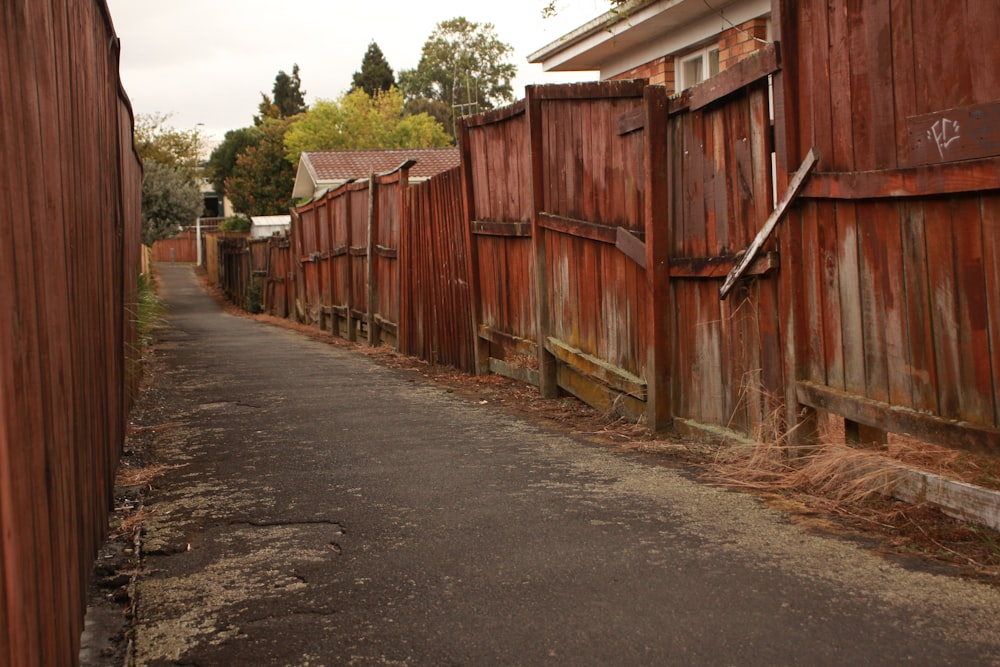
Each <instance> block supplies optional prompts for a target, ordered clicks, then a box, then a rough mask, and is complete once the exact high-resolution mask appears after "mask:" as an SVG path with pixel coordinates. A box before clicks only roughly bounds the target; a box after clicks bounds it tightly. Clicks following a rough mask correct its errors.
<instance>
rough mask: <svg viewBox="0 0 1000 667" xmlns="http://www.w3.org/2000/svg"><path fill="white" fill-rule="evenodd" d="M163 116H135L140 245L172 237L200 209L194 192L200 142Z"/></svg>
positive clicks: (198, 195)
mask: <svg viewBox="0 0 1000 667" xmlns="http://www.w3.org/2000/svg"><path fill="white" fill-rule="evenodd" d="M169 118H170V117H169V116H168V115H166V114H159V113H154V114H139V115H137V116H136V119H135V134H134V140H135V147H136V150H137V151H138V153H139V156H140V157H141V158H142V166H143V178H142V241H143V243H145V244H146V245H152V243H153V242H154V241H157V240H159V239H162V238H167V237H169V236H173V235H174V234H175V233H176V232H177V230H178V229H180V227H181V226H183V225H189V224H192V223H193V222H194V221H195V218H197V217H198V214H199V213H201V210H202V208H203V206H204V203H205V202H204V198H203V197H202V195H201V192H200V191H199V189H198V182H199V179H200V178H201V168H200V161H201V151H202V147H203V141H202V138H201V134H200V133H199V132H198V130H197V129H194V130H178V129H176V128H174V127H171V126H170V125H168V124H167V121H168V120H169Z"/></svg>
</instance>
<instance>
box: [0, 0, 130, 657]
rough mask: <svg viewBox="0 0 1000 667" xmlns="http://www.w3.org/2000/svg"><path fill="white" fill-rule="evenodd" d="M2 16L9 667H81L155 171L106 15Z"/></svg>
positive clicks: (1, 470) (2, 533) (3, 573)
mask: <svg viewBox="0 0 1000 667" xmlns="http://www.w3.org/2000/svg"><path fill="white" fill-rule="evenodd" d="M0 16H2V21H0V70H2V71H3V72H4V73H5V74H4V76H3V77H2V78H0V90H2V92H3V99H4V101H5V108H4V114H3V117H2V120H0V137H2V144H3V147H4V156H5V160H6V163H7V166H6V168H5V169H3V171H2V175H0V181H2V185H0V211H2V214H3V217H4V224H3V225H2V227H0V229H2V234H3V237H4V240H3V243H0V248H2V250H0V253H2V258H0V307H2V310H3V313H4V317H3V318H2V320H0V358H2V359H3V360H4V363H3V364H2V368H0V409H2V413H0V664H4V665H13V666H17V665H25V666H27V665H32V666H34V665H71V664H75V663H76V661H77V660H78V656H79V645H80V632H81V630H82V627H83V617H84V610H85V606H86V592H87V582H88V580H89V575H90V572H91V568H92V566H93V562H94V557H95V556H96V555H97V549H98V547H99V546H100V544H101V541H102V540H103V538H104V534H105V530H106V528H107V517H108V511H109V510H110V508H111V500H112V489H113V483H114V475H115V471H116V468H117V463H118V457H119V455H120V452H121V446H122V442H123V440H124V435H125V428H126V416H127V412H128V408H129V406H130V403H131V400H132V398H133V396H134V392H135V390H136V385H137V382H138V374H137V373H135V372H134V371H135V369H136V366H135V364H134V363H133V362H134V360H135V357H136V356H137V354H138V351H137V350H136V349H135V345H136V329H135V312H136V311H135V308H136V300H137V299H136V281H137V277H138V270H139V250H140V247H141V242H140V210H139V207H140V205H141V185H140V183H141V169H142V167H141V164H140V162H139V159H138V157H137V155H136V154H135V152H134V150H133V148H132V113H131V109H130V106H129V102H128V99H127V98H126V96H125V94H124V92H123V91H122V90H121V88H120V85H119V81H118V61H119V50H118V42H117V39H116V38H115V35H114V32H113V30H112V24H111V21H110V18H109V16H108V13H107V8H106V7H105V5H104V3H103V2H95V1H94V0H38V1H37V2H30V3H23V2H15V3H3V8H2V9H0Z"/></svg>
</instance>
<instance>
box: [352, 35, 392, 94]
mask: <svg viewBox="0 0 1000 667" xmlns="http://www.w3.org/2000/svg"><path fill="white" fill-rule="evenodd" d="M395 85H396V77H395V75H394V74H393V72H392V68H391V67H389V62H388V61H387V60H386V59H385V56H384V55H383V54H382V49H380V48H379V47H378V44H376V43H375V41H374V40H372V42H371V43H370V44H369V45H368V50H367V51H365V56H364V58H362V60H361V70H360V71H358V72H355V73H354V83H353V85H352V86H351V90H352V91H355V90H363V91H365V92H366V93H368V96H369V97H374V96H375V93H377V92H385V91H387V90H389V89H390V88H392V87H393V86H395Z"/></svg>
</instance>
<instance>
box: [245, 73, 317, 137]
mask: <svg viewBox="0 0 1000 667" xmlns="http://www.w3.org/2000/svg"><path fill="white" fill-rule="evenodd" d="M271 93H272V95H273V97H268V96H267V95H266V94H264V93H261V94H260V97H261V100H260V105H258V107H257V110H258V111H259V112H260V115H259V116H254V124H255V125H261V124H262V123H263V122H264V120H265V119H267V118H278V119H281V118H291V117H292V116H297V115H298V114H300V113H304V112H305V111H306V109H307V108H308V107H306V102H305V94H306V91H304V90H302V80H301V79H300V78H299V66H298V65H292V74H291V76H289V75H288V74H286V73H285V70H278V74H277V75H276V76H275V77H274V86H272V88H271Z"/></svg>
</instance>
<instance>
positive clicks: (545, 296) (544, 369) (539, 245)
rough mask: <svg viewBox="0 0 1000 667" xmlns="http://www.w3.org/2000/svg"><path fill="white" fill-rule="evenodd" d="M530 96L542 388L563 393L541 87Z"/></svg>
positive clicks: (544, 391) (530, 89) (543, 392)
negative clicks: (554, 340)
mask: <svg viewBox="0 0 1000 667" xmlns="http://www.w3.org/2000/svg"><path fill="white" fill-rule="evenodd" d="M525 94H526V97H527V114H528V136H529V137H530V140H529V156H530V161H531V186H530V187H531V235H532V238H531V243H532V249H533V253H534V258H533V259H534V262H535V309H536V317H535V322H536V326H537V327H538V331H537V341H538V390H539V392H540V393H541V395H542V398H556V397H557V396H558V395H559V384H558V378H557V377H556V358H555V356H553V354H552V353H551V352H549V350H548V348H547V342H548V336H549V330H550V329H551V325H550V323H549V286H548V283H549V281H548V265H547V261H546V250H545V228H544V227H542V226H541V224H539V214H540V213H541V211H542V206H543V204H544V202H545V195H544V186H545V182H544V173H543V170H542V168H543V158H544V156H543V154H542V101H541V99H539V97H538V88H537V87H536V86H528V87H527V89H526V91H525Z"/></svg>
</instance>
